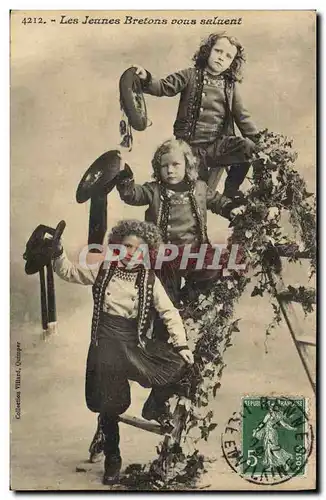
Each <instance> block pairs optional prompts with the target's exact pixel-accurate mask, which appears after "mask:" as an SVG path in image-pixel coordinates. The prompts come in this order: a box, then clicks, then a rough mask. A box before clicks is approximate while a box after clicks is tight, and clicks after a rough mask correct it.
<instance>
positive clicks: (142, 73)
mask: <svg viewBox="0 0 326 500" xmlns="http://www.w3.org/2000/svg"><path fill="white" fill-rule="evenodd" d="M133 68H136V75H138V76H139V78H140V79H141V80H146V77H147V72H146V69H144V68H142V67H141V66H137V65H136V64H135V65H134V66H133Z"/></svg>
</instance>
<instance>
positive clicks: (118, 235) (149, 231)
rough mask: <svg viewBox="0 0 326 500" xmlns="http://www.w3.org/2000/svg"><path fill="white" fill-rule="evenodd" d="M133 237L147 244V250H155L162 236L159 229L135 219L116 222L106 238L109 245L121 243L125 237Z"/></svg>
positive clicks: (149, 223)
mask: <svg viewBox="0 0 326 500" xmlns="http://www.w3.org/2000/svg"><path fill="white" fill-rule="evenodd" d="M130 235H134V236H137V237H138V238H141V239H142V240H144V241H145V243H147V245H148V247H149V250H156V249H157V248H158V247H159V245H160V244H161V243H162V236H161V232H160V230H159V228H158V227H157V226H155V224H152V223H151V222H144V221H140V220H137V219H125V220H121V221H119V222H118V224H117V225H116V226H114V227H113V228H112V229H111V232H110V234H109V237H108V243H109V244H116V243H121V242H122V240H123V238H124V237H125V236H130Z"/></svg>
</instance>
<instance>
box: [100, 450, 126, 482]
mask: <svg viewBox="0 0 326 500" xmlns="http://www.w3.org/2000/svg"><path fill="white" fill-rule="evenodd" d="M121 466H122V460H121V457H120V455H110V456H108V457H105V462H104V475H103V484H105V485H110V484H116V483H118V482H119V479H120V471H121Z"/></svg>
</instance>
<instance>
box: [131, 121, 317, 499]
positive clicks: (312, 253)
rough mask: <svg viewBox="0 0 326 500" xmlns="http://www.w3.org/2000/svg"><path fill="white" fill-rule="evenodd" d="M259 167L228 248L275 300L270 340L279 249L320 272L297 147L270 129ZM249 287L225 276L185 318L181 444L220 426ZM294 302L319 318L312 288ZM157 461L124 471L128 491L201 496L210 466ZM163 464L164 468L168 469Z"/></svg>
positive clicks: (170, 455)
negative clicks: (216, 409)
mask: <svg viewBox="0 0 326 500" xmlns="http://www.w3.org/2000/svg"><path fill="white" fill-rule="evenodd" d="M255 154H256V158H255V160H254V162H253V174H252V178H251V179H249V180H250V181H251V188H250V189H249V191H248V192H247V193H246V198H245V203H244V204H243V205H242V206H240V207H238V208H237V209H234V210H233V212H232V213H233V219H232V222H231V224H230V226H232V227H233V231H232V236H231V237H230V239H229V243H230V244H238V245H239V246H240V247H241V248H242V249H243V252H244V254H243V255H242V256H241V260H242V261H243V259H244V258H245V259H246V261H247V262H249V263H250V268H251V270H252V271H253V278H255V281H256V284H255V286H254V288H253V291H252V293H251V296H256V295H259V296H263V295H264V294H265V293H268V294H270V297H271V305H272V308H273V312H274V318H273V321H272V322H271V323H270V324H269V325H268V327H267V330H266V334H267V335H269V334H270V332H271V330H272V329H273V328H275V326H276V325H278V324H279V323H280V321H281V311H280V307H279V304H278V302H277V299H276V296H275V288H274V286H273V281H272V279H271V277H270V276H271V274H270V272H268V271H270V270H272V271H273V272H274V273H276V274H279V273H280V272H281V268H282V264H281V259H280V256H279V252H278V250H279V249H283V250H284V249H286V251H287V256H288V258H289V260H290V261H300V252H301V253H302V252H303V251H304V252H305V254H306V256H307V257H308V258H309V259H310V277H312V276H313V275H314V274H315V272H316V222H315V208H316V205H315V199H314V197H313V196H312V194H311V193H309V192H308V191H307V187H306V183H305V181H304V179H303V178H302V177H301V176H300V175H299V174H298V172H297V171H296V170H295V169H294V167H293V164H294V163H295V160H296V158H297V153H296V152H295V151H294V150H293V149H292V141H291V140H289V139H288V138H287V137H284V136H283V135H280V134H275V133H273V132H269V131H268V130H267V129H266V130H263V131H261V132H260V133H259V141H258V144H257V148H256V153H255ZM284 210H287V211H288V212H289V215H290V223H291V225H292V227H293V229H294V234H295V237H296V241H293V240H291V239H290V238H289V237H288V236H287V235H286V234H284V232H283V230H282V228H281V214H282V211H284ZM250 282H251V278H249V277H248V276H247V275H246V274H245V273H244V272H239V271H235V270H225V269H224V272H223V274H222V275H221V279H220V280H218V281H217V282H215V283H214V284H213V285H212V286H211V287H210V288H209V290H207V292H205V293H201V294H200V295H199V297H197V299H196V300H195V301H193V302H192V303H191V304H189V305H188V306H187V307H186V309H185V311H184V322H185V327H186V330H187V333H188V337H189V338H190V339H196V340H195V345H194V350H193V352H194V359H195V363H194V366H193V368H192V373H191V376H190V378H189V381H188V383H189V387H188V395H189V399H190V401H191V405H190V408H189V411H188V416H187V421H186V426H185V430H184V433H183V442H184V443H185V442H186V440H187V438H188V436H190V435H191V436H192V442H193V443H196V442H197V441H198V440H200V439H202V440H206V441H207V439H208V437H209V435H210V433H211V432H212V431H213V430H214V429H215V427H216V426H217V424H216V423H215V422H214V421H213V417H214V414H213V411H212V410H210V409H209V402H210V401H211V400H212V398H214V397H215V396H216V394H217V391H218V389H219V388H220V386H221V377H222V373H223V370H224V368H225V366H226V365H225V362H224V361H223V359H224V352H225V351H226V349H227V348H228V347H230V346H231V345H232V335H233V333H234V332H237V331H239V328H238V322H239V320H238V319H236V320H234V319H233V312H234V307H235V304H236V303H237V301H238V299H239V298H240V297H241V295H242V294H243V292H244V291H245V290H246V288H247V285H248V284H249V283H250ZM288 292H289V293H290V294H291V296H292V298H294V299H296V301H298V302H300V303H301V305H302V307H303V310H304V311H305V313H308V312H312V311H313V306H312V304H313V302H314V300H315V296H314V292H313V291H311V288H306V287H304V286H300V287H299V288H298V289H296V288H294V287H288ZM157 452H158V455H159V458H158V459H156V460H154V461H153V462H152V463H151V464H149V465H144V466H142V465H138V464H133V465H132V466H130V467H129V468H128V469H127V470H126V475H125V477H124V479H123V484H125V485H126V486H127V487H129V488H132V489H136V490H137V489H141V490H162V489H165V490H177V489H187V488H190V489H191V488H195V487H196V482H197V480H198V478H199V477H201V474H202V473H203V471H204V470H205V458H204V456H203V455H201V454H200V453H199V451H198V450H197V449H195V451H194V452H193V453H190V454H188V455H186V454H185V453H184V451H183V449H182V447H181V446H180V445H175V444H174V445H172V446H171V447H170V448H169V449H164V450H163V449H162V445H161V446H160V447H158V449H157ZM167 461H168V462H169V464H170V465H171V464H172V466H173V467H172V473H170V474H169V475H168V476H166V475H165V471H166V468H164V463H165V462H167ZM162 464H163V465H162Z"/></svg>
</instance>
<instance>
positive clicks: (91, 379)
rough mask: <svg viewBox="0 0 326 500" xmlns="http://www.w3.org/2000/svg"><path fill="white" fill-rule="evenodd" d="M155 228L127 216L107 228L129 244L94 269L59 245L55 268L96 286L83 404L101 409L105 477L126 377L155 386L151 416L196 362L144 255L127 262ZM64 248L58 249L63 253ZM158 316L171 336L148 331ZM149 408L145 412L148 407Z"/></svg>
mask: <svg viewBox="0 0 326 500" xmlns="http://www.w3.org/2000/svg"><path fill="white" fill-rule="evenodd" d="M160 242H161V239H160V233H159V230H158V229H157V228H156V227H155V226H154V225H153V224H148V223H146V222H140V221H134V220H124V221H122V222H120V223H119V224H118V225H117V226H116V227H114V228H113V229H112V232H111V234H110V236H109V244H110V243H114V244H117V243H118V244H121V245H122V246H124V247H125V248H126V250H127V254H126V256H125V258H124V259H122V260H120V261H118V262H114V261H111V262H107V261H104V262H103V263H102V264H101V266H100V268H99V270H98V269H97V270H93V269H90V268H86V267H85V266H82V265H80V264H74V263H72V262H70V261H69V260H68V258H67V256H66V254H65V252H64V251H63V249H60V251H59V252H58V254H60V253H61V255H57V257H56V259H55V261H54V270H55V272H56V273H57V274H58V276H60V277H61V278H62V279H64V280H66V281H68V282H70V283H79V284H82V285H92V286H93V298H94V312H93V318H92V333H91V343H90V346H89V352H88V358H87V367H86V403H87V406H88V408H89V409H90V410H91V411H92V412H96V413H99V414H100V419H99V420H100V423H101V432H102V433H103V434H104V454H105V472H104V476H103V483H104V484H113V483H115V482H117V481H118V479H119V472H120V469H121V456H120V449H119V425H118V416H119V415H120V414H122V413H124V412H125V411H126V410H127V408H128V407H129V405H130V387H129V380H134V381H136V382H138V383H139V384H140V385H142V386H143V387H152V388H153V389H152V392H151V394H150V397H149V399H148V400H147V402H146V403H145V406H144V409H143V416H144V417H145V418H148V419H151V418H155V416H157V415H159V414H160V412H164V409H165V401H166V399H167V397H168V396H167V394H169V395H171V392H169V390H167V392H164V388H167V389H168V388H169V387H173V384H175V383H176V382H178V381H179V380H180V378H181V376H182V374H183V373H184V371H185V367H186V366H187V364H192V363H193V356H192V353H191V351H190V350H189V348H188V346H187V340H186V334H185V330H184V326H183V323H182V320H181V317H180V315H179V312H178V310H177V309H176V308H175V307H174V306H173V304H172V302H171V300H170V299H169V297H168V296H167V294H166V292H165V290H164V288H163V286H162V284H161V283H160V281H159V279H158V278H157V277H156V276H155V274H154V272H153V271H151V270H150V269H146V268H145V266H144V265H143V263H142V262H141V261H137V262H138V263H137V264H134V265H132V266H131V262H132V256H133V255H134V254H135V252H136V251H137V249H138V248H139V246H140V245H144V244H145V245H148V248H149V250H150V251H151V250H153V249H155V248H156V247H157V246H158V245H159V244H160ZM61 250H62V252H61ZM155 315H157V316H159V317H160V318H161V320H162V321H163V323H164V325H165V327H166V330H167V332H168V334H169V340H168V342H165V341H162V340H156V339H154V338H148V335H147V333H148V332H149V331H150V330H151V326H152V323H153V318H154V316H155ZM146 413H147V414H146Z"/></svg>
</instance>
